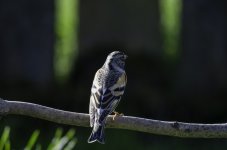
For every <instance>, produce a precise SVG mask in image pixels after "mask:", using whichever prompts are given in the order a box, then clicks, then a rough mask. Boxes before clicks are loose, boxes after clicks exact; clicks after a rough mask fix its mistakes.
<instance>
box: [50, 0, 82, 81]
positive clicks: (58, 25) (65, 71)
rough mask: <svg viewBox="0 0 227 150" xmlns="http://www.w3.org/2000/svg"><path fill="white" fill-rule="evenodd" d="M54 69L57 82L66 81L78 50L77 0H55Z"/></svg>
mask: <svg viewBox="0 0 227 150" xmlns="http://www.w3.org/2000/svg"><path fill="white" fill-rule="evenodd" d="M55 3H56V4H55V7H56V18H55V20H56V21H55V33H56V37H57V39H56V43H55V55H54V71H55V77H56V79H57V81H58V82H60V83H64V82H66V81H67V78H68V77H69V74H70V72H71V70H72V68H73V64H74V61H75V59H76V56H77V55H76V54H77V52H78V39H77V28H78V20H79V13H78V12H79V1H78V0H56V1H55Z"/></svg>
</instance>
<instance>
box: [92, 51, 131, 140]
mask: <svg viewBox="0 0 227 150" xmlns="http://www.w3.org/2000/svg"><path fill="white" fill-rule="evenodd" d="M127 57H128V56H127V55H125V54H124V53H123V52H121V51H113V52H111V53H110V54H109V55H108V56H107V58H106V61H105V63H104V65H103V66H102V67H101V68H100V69H98V71H97V72H96V74H95V77H94V80H93V84H92V87H91V96H90V104H89V115H90V126H91V127H92V128H93V129H92V132H91V135H90V137H89V138H88V143H93V142H96V141H97V142H99V143H101V144H105V134H104V128H105V123H106V119H107V116H108V115H110V114H111V113H115V115H114V117H113V120H114V119H115V117H116V116H119V115H120V116H121V115H123V114H120V113H118V112H116V111H115V108H116V107H117V105H118V104H119V102H120V100H121V97H122V95H123V94H124V91H125V86H126V83H127V75H126V72H125V60H126V59H127Z"/></svg>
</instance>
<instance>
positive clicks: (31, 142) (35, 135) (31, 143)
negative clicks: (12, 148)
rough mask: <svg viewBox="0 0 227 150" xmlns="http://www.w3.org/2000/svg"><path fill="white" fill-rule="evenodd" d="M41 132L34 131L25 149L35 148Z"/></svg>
mask: <svg viewBox="0 0 227 150" xmlns="http://www.w3.org/2000/svg"><path fill="white" fill-rule="evenodd" d="M39 133H40V132H39V130H35V131H34V132H33V133H32V135H31V137H30V139H29V141H28V143H27V145H26V146H25V150H31V149H32V148H33V146H34V145H35V143H36V141H37V139H38V137H39Z"/></svg>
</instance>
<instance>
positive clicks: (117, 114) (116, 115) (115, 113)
mask: <svg viewBox="0 0 227 150" xmlns="http://www.w3.org/2000/svg"><path fill="white" fill-rule="evenodd" d="M113 113H114V116H113V120H115V117H119V116H124V114H123V113H119V112H116V111H113Z"/></svg>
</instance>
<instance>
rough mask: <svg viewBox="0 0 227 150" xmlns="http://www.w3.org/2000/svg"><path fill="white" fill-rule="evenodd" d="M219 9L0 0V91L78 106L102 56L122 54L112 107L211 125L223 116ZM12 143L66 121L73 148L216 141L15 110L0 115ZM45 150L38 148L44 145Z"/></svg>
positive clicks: (198, 3)
mask: <svg viewBox="0 0 227 150" xmlns="http://www.w3.org/2000/svg"><path fill="white" fill-rule="evenodd" d="M226 14H227V9H226V2H225V1H207V0H152V1H150V0H140V1H137V0H123V1H122V0H109V1H105V0H96V1H88V0H80V1H79V0H64V1H63V0H48V1H46V0H39V1H37V0H36V1H35V0H23V1H17V0H8V1H0V97H1V98H3V99H9V100H18V101H25V102H32V103H37V104H41V105H46V106H49V107H54V108H58V109H63V110H67V111H75V112H81V113H88V104H89V96H90V88H91V84H92V80H93V77H94V74H95V72H96V70H97V69H98V68H100V67H101V66H102V65H103V63H104V61H105V59H106V56H107V55H108V53H110V52H112V51H114V50H121V51H124V52H125V53H126V54H127V55H128V56H129V57H128V60H127V62H126V72H127V75H128V84H127V88H126V92H125V95H124V96H123V98H122V101H121V103H120V105H119V106H118V108H117V110H118V111H119V112H123V113H124V114H125V115H130V116H138V117H146V118H151V119H158V120H172V121H173V120H177V121H184V122H197V123H221V122H226V118H227V109H226V105H227V15H226ZM4 126H10V127H11V137H10V140H11V144H12V148H14V149H21V148H22V145H23V144H24V143H25V141H26V140H27V138H29V135H30V134H31V133H32V131H33V130H35V129H40V132H41V134H40V137H39V141H40V143H43V145H44V147H45V143H47V141H50V139H51V137H52V136H53V134H54V132H55V129H56V128H58V127H61V128H63V129H68V128H75V129H76V137H77V140H78V142H77V145H76V147H75V149H91V148H92V149H99V150H101V149H109V150H112V149H114V150H116V149H118V150H121V149H157V150H167V149H168V150H170V149H173V150H176V149H181V150H182V149H184V150H190V149H223V150H226V148H227V141H226V139H181V138H174V137H167V136H160V135H152V134H147V133H139V132H134V131H126V130H118V129H106V144H105V145H100V144H87V138H88V137H89V135H90V132H91V129H90V128H83V127H72V126H67V125H61V124H56V123H51V122H48V121H43V120H39V119H33V118H29V117H23V116H6V117H3V118H2V119H1V120H0V133H1V132H2V130H3V128H4ZM44 149H45V148H44Z"/></svg>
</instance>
